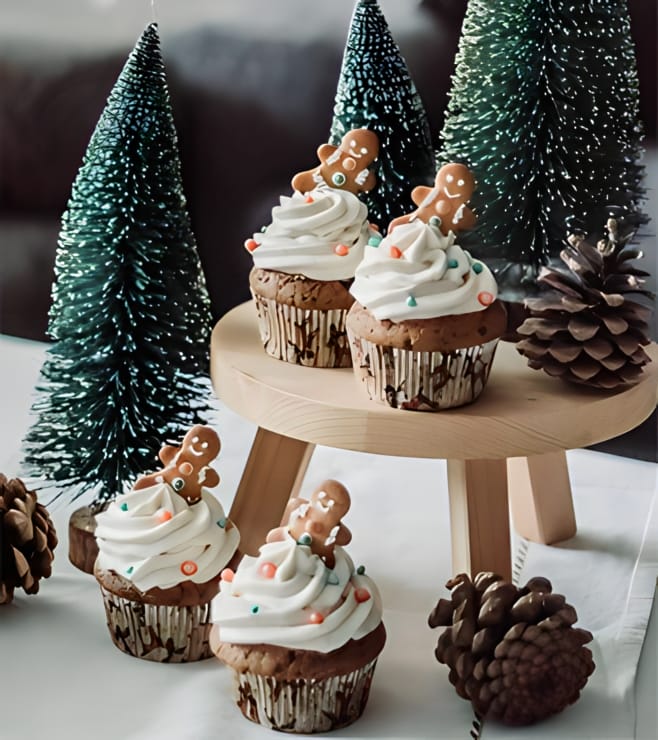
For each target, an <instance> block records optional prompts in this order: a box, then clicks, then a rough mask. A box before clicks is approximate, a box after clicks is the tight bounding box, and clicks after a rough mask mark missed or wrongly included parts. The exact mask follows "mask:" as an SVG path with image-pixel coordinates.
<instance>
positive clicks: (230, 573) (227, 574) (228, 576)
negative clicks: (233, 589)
mask: <svg viewBox="0 0 658 740" xmlns="http://www.w3.org/2000/svg"><path fill="white" fill-rule="evenodd" d="M234 576H235V571H234V570H232V569H231V568H224V570H223V571H222V572H221V573H220V576H219V577H220V578H221V579H222V581H226V583H231V582H232V581H233V578H234Z"/></svg>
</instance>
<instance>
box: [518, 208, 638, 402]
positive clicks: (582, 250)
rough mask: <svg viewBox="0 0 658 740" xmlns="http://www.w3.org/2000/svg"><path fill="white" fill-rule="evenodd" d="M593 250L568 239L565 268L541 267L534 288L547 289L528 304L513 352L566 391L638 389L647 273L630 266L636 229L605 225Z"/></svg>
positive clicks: (577, 239)
mask: <svg viewBox="0 0 658 740" xmlns="http://www.w3.org/2000/svg"><path fill="white" fill-rule="evenodd" d="M606 231H607V234H606V236H605V237H604V238H602V239H600V240H599V241H598V242H596V243H595V244H591V243H590V242H589V241H587V240H586V239H585V238H584V237H582V236H579V235H575V234H573V235H571V236H570V237H569V244H568V245H567V247H566V248H565V249H564V250H563V251H562V253H561V254H560V256H561V258H562V261H563V262H564V264H565V265H566V266H567V268H568V272H567V271H564V270H556V269H551V268H547V267H544V268H543V269H542V271H541V273H540V274H539V284H540V285H542V286H544V285H545V286H547V287H548V288H549V289H552V290H548V291H547V292H546V293H545V294H544V295H542V296H540V297H539V298H531V299H528V300H527V301H526V304H527V307H528V309H529V311H530V317H529V318H527V319H526V320H525V321H524V322H523V324H521V326H519V328H518V333H519V335H520V336H522V337H525V338H524V339H522V340H521V341H520V342H518V344H517V345H516V347H517V349H518V351H519V352H520V353H521V354H522V355H524V356H526V357H527V358H528V365H529V366H530V367H532V368H534V369H536V370H544V372H546V373H547V374H548V375H552V376H555V377H559V378H562V379H564V380H568V381H570V382H572V383H579V384H582V385H591V386H593V387H596V388H605V389H608V390H612V389H614V388H618V387H620V386H624V385H632V384H633V383H637V381H638V380H639V379H640V375H641V374H642V368H643V366H644V365H646V364H647V363H648V362H650V359H651V358H650V357H649V355H647V353H646V352H645V351H644V350H643V349H642V346H643V345H647V344H649V318H650V317H651V308H650V306H649V305H646V304H642V303H640V302H638V300H637V299H638V298H639V299H640V300H641V299H642V298H643V297H644V298H649V297H651V293H650V292H649V291H648V290H646V289H645V288H644V284H645V282H646V281H645V278H646V277H647V275H648V273H646V272H644V270H640V269H639V268H637V267H636V266H635V265H634V264H633V262H634V260H635V259H637V258H638V257H641V256H642V252H640V251H639V250H637V249H631V248H628V244H629V243H630V242H631V241H632V239H633V237H634V235H635V229H634V228H633V227H632V226H629V225H628V224H621V225H620V224H619V223H618V222H617V220H616V219H614V218H611V219H609V220H608V222H607V224H606Z"/></svg>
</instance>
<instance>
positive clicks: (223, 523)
mask: <svg viewBox="0 0 658 740" xmlns="http://www.w3.org/2000/svg"><path fill="white" fill-rule="evenodd" d="M217 526H218V527H220V528H221V529H224V527H225V526H226V519H224V518H223V517H222V518H221V519H218V520H217Z"/></svg>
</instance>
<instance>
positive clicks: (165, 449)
mask: <svg viewBox="0 0 658 740" xmlns="http://www.w3.org/2000/svg"><path fill="white" fill-rule="evenodd" d="M179 451H180V447H174V445H163V446H162V447H161V448H160V452H158V457H159V458H160V462H161V463H162V464H163V465H169V464H170V463H171V461H172V460H173V459H174V458H175V457H176V455H177V454H178V452H179Z"/></svg>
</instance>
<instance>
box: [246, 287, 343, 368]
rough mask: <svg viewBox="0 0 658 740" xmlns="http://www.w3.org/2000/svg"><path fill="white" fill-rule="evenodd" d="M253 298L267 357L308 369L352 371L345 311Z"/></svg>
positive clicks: (259, 297) (258, 297) (257, 296)
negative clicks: (306, 307) (299, 306)
mask: <svg viewBox="0 0 658 740" xmlns="http://www.w3.org/2000/svg"><path fill="white" fill-rule="evenodd" d="M253 296H254V302H255V304H256V309H257V312H258V330H259V332H260V337H261V340H262V342H263V346H264V348H265V351H266V352H267V354H268V355H271V356H272V357H276V359H277V360H283V361H284V362H291V363H294V364H297V365H306V366H308V367H350V365H351V364H352V362H351V356H350V350H349V345H348V341H347V334H346V332H345V317H346V315H347V311H346V310H345V309H343V308H341V309H328V310H326V311H319V310H308V309H303V308H297V307H295V306H288V305H286V304H283V303H277V301H275V300H272V299H268V298H263V297H262V296H259V295H257V294H253Z"/></svg>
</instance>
